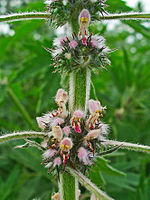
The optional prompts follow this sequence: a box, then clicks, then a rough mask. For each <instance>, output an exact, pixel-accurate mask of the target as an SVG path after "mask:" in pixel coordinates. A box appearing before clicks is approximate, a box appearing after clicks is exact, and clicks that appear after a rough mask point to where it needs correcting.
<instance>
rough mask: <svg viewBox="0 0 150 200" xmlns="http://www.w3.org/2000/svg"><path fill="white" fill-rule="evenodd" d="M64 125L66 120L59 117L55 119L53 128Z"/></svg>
mask: <svg viewBox="0 0 150 200" xmlns="http://www.w3.org/2000/svg"><path fill="white" fill-rule="evenodd" d="M63 123H64V119H62V118H60V117H57V118H55V119H54V121H53V126H57V125H61V124H63Z"/></svg>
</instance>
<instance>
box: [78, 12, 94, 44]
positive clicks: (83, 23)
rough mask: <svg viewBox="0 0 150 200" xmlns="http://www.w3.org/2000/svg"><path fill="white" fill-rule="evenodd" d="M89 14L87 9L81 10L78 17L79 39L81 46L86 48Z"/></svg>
mask: <svg viewBox="0 0 150 200" xmlns="http://www.w3.org/2000/svg"><path fill="white" fill-rule="evenodd" d="M90 19H91V17H90V13H89V11H88V10H87V9H83V10H82V11H81V13H80V15H79V25H80V30H79V38H80V39H82V43H83V45H86V46H87V37H88V25H89V23H90Z"/></svg>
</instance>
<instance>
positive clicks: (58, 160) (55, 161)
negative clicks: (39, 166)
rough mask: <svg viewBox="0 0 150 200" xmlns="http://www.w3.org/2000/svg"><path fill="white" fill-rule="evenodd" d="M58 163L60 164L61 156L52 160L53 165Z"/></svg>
mask: <svg viewBox="0 0 150 200" xmlns="http://www.w3.org/2000/svg"><path fill="white" fill-rule="evenodd" d="M60 165H61V158H60V157H57V158H55V160H54V167H56V166H60Z"/></svg>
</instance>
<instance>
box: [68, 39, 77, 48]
mask: <svg viewBox="0 0 150 200" xmlns="http://www.w3.org/2000/svg"><path fill="white" fill-rule="evenodd" d="M77 45H78V43H77V42H76V41H75V40H72V41H71V42H69V47H70V49H75V48H76V46H77Z"/></svg>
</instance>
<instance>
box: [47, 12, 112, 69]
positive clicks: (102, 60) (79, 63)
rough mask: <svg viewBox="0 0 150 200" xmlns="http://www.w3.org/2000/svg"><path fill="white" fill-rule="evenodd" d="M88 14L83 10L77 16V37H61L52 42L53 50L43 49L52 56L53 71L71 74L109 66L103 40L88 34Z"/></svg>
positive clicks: (73, 35) (100, 37)
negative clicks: (78, 26) (80, 70)
mask: <svg viewBox="0 0 150 200" xmlns="http://www.w3.org/2000/svg"><path fill="white" fill-rule="evenodd" d="M90 18H91V17H90V14H89V11H88V10H87V9H83V10H82V12H81V13H80V15H79V25H80V30H79V33H78V36H77V35H76V34H75V33H74V34H72V37H67V36H63V37H60V38H56V39H55V40H54V49H53V50H51V49H49V48H45V49H46V50H47V51H49V52H50V53H52V54H53V56H54V64H53V65H54V66H55V68H56V70H55V71H60V72H62V71H63V72H71V71H73V70H79V69H81V67H84V68H85V67H88V68H90V69H91V70H98V69H99V67H101V68H105V66H106V65H109V64H110V61H109V59H108V53H110V52H111V50H110V49H109V48H108V47H106V46H105V39H104V38H103V37H102V36H99V35H90V36H89V34H88V26H89V23H90Z"/></svg>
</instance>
